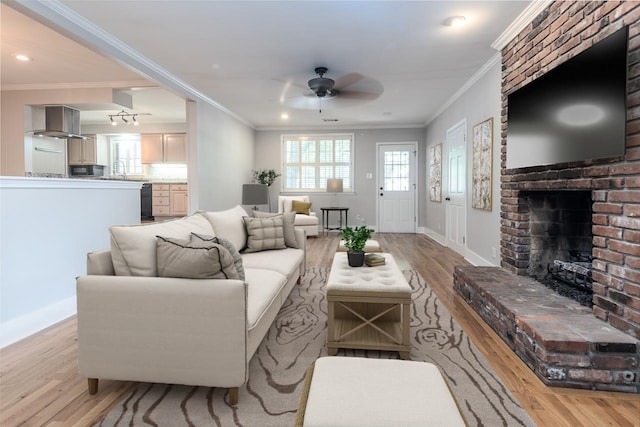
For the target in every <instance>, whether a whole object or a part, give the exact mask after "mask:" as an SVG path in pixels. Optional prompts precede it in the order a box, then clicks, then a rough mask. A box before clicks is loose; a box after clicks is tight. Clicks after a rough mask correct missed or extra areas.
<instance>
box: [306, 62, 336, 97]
mask: <svg viewBox="0 0 640 427" xmlns="http://www.w3.org/2000/svg"><path fill="white" fill-rule="evenodd" d="M327 71H328V69H327V67H317V68H316V69H315V72H316V74H317V75H319V76H320V77H316V78H315V79H311V80H309V81H308V82H307V84H308V85H309V89H311V90H312V91H313V93H315V94H316V96H317V97H318V98H324V97H325V96H327V95H331V90H332V89H333V86H334V85H335V84H336V82H335V80H333V79H330V78H327V77H324V75H325V74H326V72H327Z"/></svg>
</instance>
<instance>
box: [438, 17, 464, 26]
mask: <svg viewBox="0 0 640 427" xmlns="http://www.w3.org/2000/svg"><path fill="white" fill-rule="evenodd" d="M466 20H467V18H466V17H464V16H462V15H458V16H452V17H450V18H447V19H446V20H445V21H444V25H446V26H448V27H459V26H460V25H462V24H464V22H465V21H466Z"/></svg>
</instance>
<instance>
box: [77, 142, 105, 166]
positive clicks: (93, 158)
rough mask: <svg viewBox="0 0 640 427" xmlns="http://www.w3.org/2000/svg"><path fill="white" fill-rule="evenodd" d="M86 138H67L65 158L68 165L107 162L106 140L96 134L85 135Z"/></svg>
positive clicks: (103, 163)
mask: <svg viewBox="0 0 640 427" xmlns="http://www.w3.org/2000/svg"><path fill="white" fill-rule="evenodd" d="M85 136H87V137H88V139H80V138H70V139H68V140H67V159H68V162H69V165H103V166H106V165H107V164H108V163H109V147H108V145H107V142H106V141H104V140H101V139H97V138H96V135H85Z"/></svg>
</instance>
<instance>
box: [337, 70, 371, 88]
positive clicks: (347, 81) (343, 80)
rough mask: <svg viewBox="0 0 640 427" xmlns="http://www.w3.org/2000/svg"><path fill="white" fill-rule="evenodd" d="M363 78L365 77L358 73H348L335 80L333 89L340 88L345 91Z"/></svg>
mask: <svg viewBox="0 0 640 427" xmlns="http://www.w3.org/2000/svg"><path fill="white" fill-rule="evenodd" d="M364 78H365V76H364V75H362V74H360V73H349V74H346V75H344V76H342V77H340V78H338V79H336V85H335V87H337V88H340V89H346V88H348V87H349V86H351V85H354V84H356V83H358V82H360V81H362V80H363V79H364Z"/></svg>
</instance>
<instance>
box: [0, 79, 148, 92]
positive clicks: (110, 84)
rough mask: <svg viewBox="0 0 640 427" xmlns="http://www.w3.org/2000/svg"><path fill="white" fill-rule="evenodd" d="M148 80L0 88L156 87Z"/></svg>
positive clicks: (41, 84)
mask: <svg viewBox="0 0 640 427" xmlns="http://www.w3.org/2000/svg"><path fill="white" fill-rule="evenodd" d="M155 86H156V85H155V84H153V83H151V82H149V81H148V80H130V81H109V82H73V83H71V82H69V83H30V84H12V85H2V86H0V90H56V89H103V88H111V89H129V88H132V87H155Z"/></svg>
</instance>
